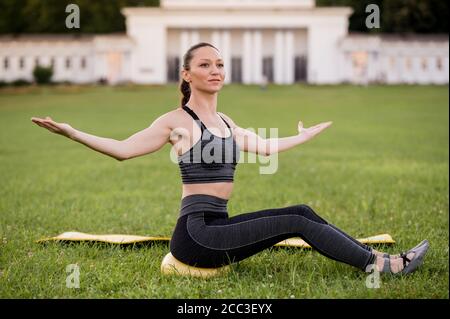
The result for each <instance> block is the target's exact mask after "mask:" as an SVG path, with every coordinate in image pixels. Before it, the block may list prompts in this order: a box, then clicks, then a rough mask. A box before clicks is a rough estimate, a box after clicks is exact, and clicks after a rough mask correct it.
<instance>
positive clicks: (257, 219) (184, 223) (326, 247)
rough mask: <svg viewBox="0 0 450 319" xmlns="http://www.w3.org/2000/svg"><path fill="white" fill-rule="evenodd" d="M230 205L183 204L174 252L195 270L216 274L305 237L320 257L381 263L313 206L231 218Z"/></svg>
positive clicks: (195, 198)
mask: <svg viewBox="0 0 450 319" xmlns="http://www.w3.org/2000/svg"><path fill="white" fill-rule="evenodd" d="M227 202H228V200H226V199H223V198H219V197H215V196H211V195H204V194H196V195H189V196H187V197H184V198H183V199H182V204H181V213H180V217H179V219H178V221H177V224H176V226H175V230H174V233H173V235H172V239H171V241H170V251H171V253H172V255H173V256H174V257H175V258H177V259H178V260H180V261H182V262H183V263H186V264H188V265H191V266H196V267H205V268H213V267H220V266H224V265H227V264H230V263H233V262H237V261H240V260H243V259H245V258H247V257H250V256H252V255H254V254H256V253H258V252H260V251H262V250H264V249H267V248H270V247H272V246H273V245H275V244H276V243H278V242H280V241H282V240H285V239H288V238H292V237H301V238H302V239H303V240H304V241H305V242H307V243H308V244H309V245H310V246H311V247H312V248H314V249H315V250H317V251H318V252H319V253H320V254H322V255H324V256H326V257H328V258H331V259H334V260H336V261H340V262H343V263H346V264H349V265H352V266H354V267H357V268H359V269H361V270H365V269H366V267H367V266H368V265H369V264H372V263H374V262H375V258H376V255H375V254H373V253H372V249H371V248H370V247H369V246H367V245H364V244H362V243H360V242H359V241H357V240H356V239H354V238H352V237H351V236H349V235H347V234H346V233H344V232H343V231H341V230H339V229H338V228H337V227H335V226H333V225H331V224H329V223H328V222H327V221H325V220H324V219H323V218H321V217H320V216H318V215H317V214H316V213H315V212H314V211H313V210H312V209H311V208H310V207H309V206H307V205H294V206H289V207H284V208H272V209H264V210H260V211H255V212H251V213H246V214H241V215H238V216H234V217H231V218H230V217H228V213H227V209H226V205H227Z"/></svg>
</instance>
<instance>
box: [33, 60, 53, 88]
mask: <svg viewBox="0 0 450 319" xmlns="http://www.w3.org/2000/svg"><path fill="white" fill-rule="evenodd" d="M52 76H53V68H52V67H45V66H41V65H39V64H38V65H36V66H35V67H34V69H33V77H34V80H35V81H36V83H37V84H49V83H50V81H51V79H52Z"/></svg>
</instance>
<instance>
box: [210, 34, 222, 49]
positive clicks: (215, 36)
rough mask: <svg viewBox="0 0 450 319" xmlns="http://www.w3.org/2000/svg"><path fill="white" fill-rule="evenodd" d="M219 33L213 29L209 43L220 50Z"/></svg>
mask: <svg viewBox="0 0 450 319" xmlns="http://www.w3.org/2000/svg"><path fill="white" fill-rule="evenodd" d="M220 40H221V34H220V31H213V32H212V35H211V44H212V45H213V46H215V47H216V48H218V49H219V50H220V47H221V43H220V42H221V41H220Z"/></svg>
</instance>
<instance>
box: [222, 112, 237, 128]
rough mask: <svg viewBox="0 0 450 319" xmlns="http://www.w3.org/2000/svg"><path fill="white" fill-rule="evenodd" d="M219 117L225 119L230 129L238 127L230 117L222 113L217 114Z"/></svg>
mask: <svg viewBox="0 0 450 319" xmlns="http://www.w3.org/2000/svg"><path fill="white" fill-rule="evenodd" d="M217 113H218V114H219V115H220V116H222V117H223V118H224V119H225V121H227V122H228V124H230V126H231V127H232V128H236V127H238V126H237V125H236V123H234V121H233V120H232V119H231V117H229V116H228V115H226V114H224V113H222V112H217Z"/></svg>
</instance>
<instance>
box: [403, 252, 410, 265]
mask: <svg viewBox="0 0 450 319" xmlns="http://www.w3.org/2000/svg"><path fill="white" fill-rule="evenodd" d="M400 257H402V259H403V268H405V267H406V262H408V263H410V262H411V259H409V258H408V257H407V253H405V252H402V253H400Z"/></svg>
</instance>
